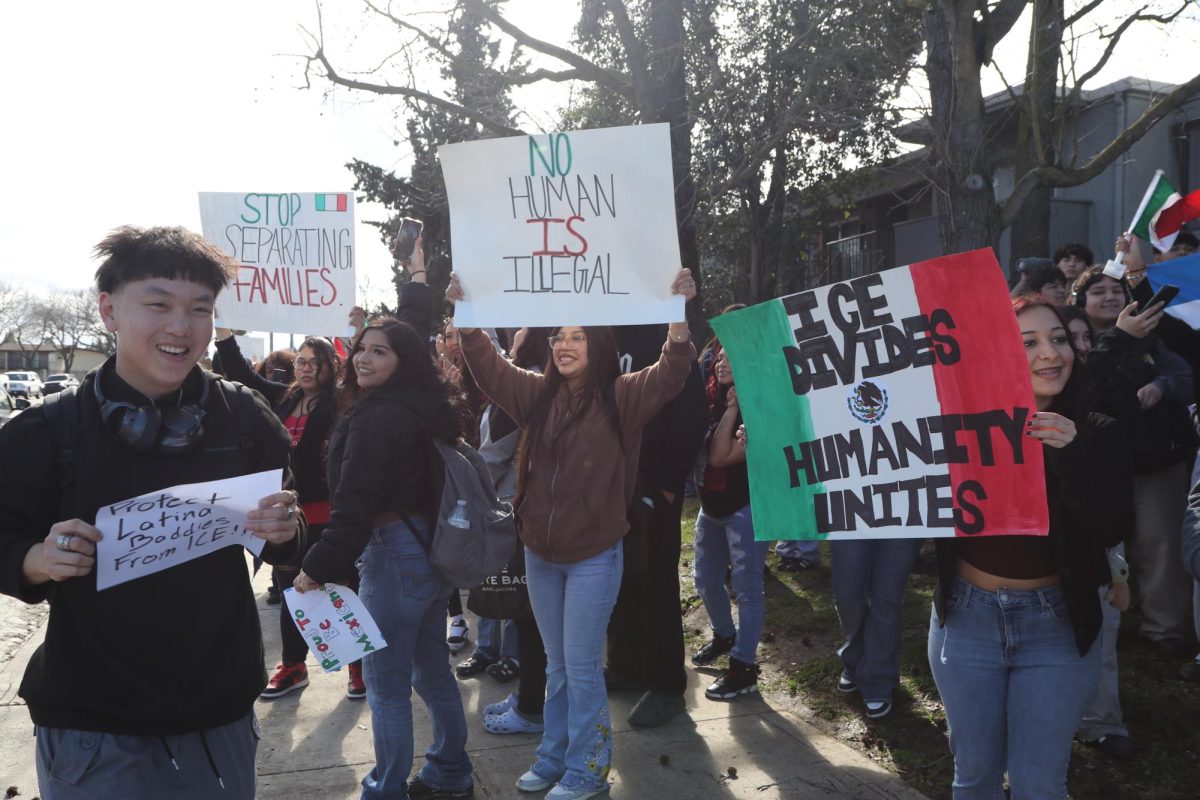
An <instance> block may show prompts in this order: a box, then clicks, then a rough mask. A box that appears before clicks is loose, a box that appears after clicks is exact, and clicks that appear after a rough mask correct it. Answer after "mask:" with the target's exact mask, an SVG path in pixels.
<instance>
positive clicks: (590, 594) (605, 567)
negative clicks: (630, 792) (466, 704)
mask: <svg viewBox="0 0 1200 800" xmlns="http://www.w3.org/2000/svg"><path fill="white" fill-rule="evenodd" d="M623 565H624V556H623V554H622V549H621V543H620V542H617V543H616V544H615V545H613V546H612V547H610V548H608V549H607V550H605V551H604V552H602V553H600V554H598V555H594V556H592V557H591V558H586V559H584V560H583V561H579V562H576V563H574V564H554V563H551V562H549V561H544V560H542V559H541V558H539V557H538V556H537V555H536V554H534V553H533V551H531V550H529V549H528V548H526V550H525V575H526V577H527V580H528V584H529V602H530V604H531V605H532V606H533V614H534V616H535V617H536V618H537V624H538V629H539V630H540V631H541V632H542V641H543V642H544V643H545V646H546V707H545V710H544V712H543V713H544V720H545V726H546V727H545V731H544V732H543V734H542V743H541V744H540V745H538V748H537V760H536V761H535V762H534V764H533V767H532V769H533V771H534V772H536V773H537V774H538V775H540V776H541V777H543V778H546V779H547V780H552V781H558V782H559V783H560V784H561V785H562V786H563V788H565V789H571V790H581V789H588V790H593V789H599V788H601V787H603V786H604V785H605V784H606V783H607V781H608V770H609V767H610V766H611V765H612V723H611V722H610V721H609V714H608V692H607V690H606V689H605V687H604V658H603V655H604V653H603V651H604V632H605V630H606V628H607V627H608V617H609V615H610V614H611V613H612V609H613V604H614V603H616V601H617V591H618V590H619V589H620V588H621V570H622V568H623Z"/></svg>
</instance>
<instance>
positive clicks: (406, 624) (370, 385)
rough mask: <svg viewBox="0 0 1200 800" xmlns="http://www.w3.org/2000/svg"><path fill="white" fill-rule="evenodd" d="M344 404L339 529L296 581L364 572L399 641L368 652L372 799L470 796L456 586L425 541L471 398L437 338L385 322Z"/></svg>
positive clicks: (364, 594) (334, 454)
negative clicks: (454, 614) (442, 368)
mask: <svg viewBox="0 0 1200 800" xmlns="http://www.w3.org/2000/svg"><path fill="white" fill-rule="evenodd" d="M338 406H339V409H340V417H339V419H338V422H337V425H336V426H335V428H334V430H333V435H332V436H331V437H330V439H329V457H328V464H329V486H330V490H331V493H332V497H333V508H332V511H331V513H330V518H329V525H328V526H327V527H326V529H325V532H324V534H323V535H322V537H321V540H320V541H319V542H317V543H315V544H314V545H313V546H312V549H311V550H309V553H308V555H307V556H306V557H305V558H304V564H303V570H302V571H301V573H300V575H299V576H298V577H297V578H296V582H295V586H296V588H297V589H299V590H302V591H303V590H308V589H312V588H316V587H317V586H318V585H320V584H323V583H326V582H331V583H345V582H346V581H348V580H352V579H353V578H354V576H355V574H356V573H357V575H358V577H359V580H360V583H361V588H360V591H359V596H360V598H361V599H362V602H363V605H364V606H365V607H366V609H367V611H368V612H370V614H371V616H372V618H373V619H374V620H375V622H376V623H377V624H378V625H379V629H380V632H381V633H382V634H383V637H384V639H385V640H386V641H387V643H388V646H387V647H385V648H383V649H381V650H378V651H376V652H373V653H369V654H368V655H367V656H366V657H365V658H364V659H363V672H364V677H365V678H366V683H367V703H368V704H369V705H370V707H371V724H372V734H373V738H374V741H375V766H374V768H373V769H372V770H371V771H370V773H368V774H367V776H366V777H364V778H363V781H362V783H363V793H362V796H363V798H366V799H367V800H372V799H373V798H380V799H381V800H382V798H388V797H397V796H400V797H403V796H405V792H407V796H409V797H414V798H417V797H429V796H438V797H460V796H461V797H467V796H470V792H471V790H472V781H471V762H470V759H469V758H468V757H467V754H466V751H465V749H464V748H465V745H466V740H467V724H466V718H465V716H464V714H463V707H462V699H461V698H460V696H459V692H458V685H457V683H456V682H455V680H454V676H453V674H452V673H451V671H450V665H449V662H448V661H447V656H448V651H447V648H446V642H445V639H444V638H443V634H442V631H443V627H442V626H443V620H444V619H445V616H446V605H447V601H448V600H449V598H450V594H451V592H452V587H451V586H450V584H448V583H446V581H445V580H443V578H442V577H441V576H440V575H439V574H438V573H437V572H436V571H435V570H434V569H433V567H432V565H431V564H430V561H429V555H428V553H427V550H426V544H425V543H426V542H428V541H429V539H430V537H431V535H432V526H431V523H430V520H431V518H432V516H433V514H434V509H433V505H434V504H435V503H436V500H437V496H438V494H439V492H438V491H437V488H438V487H436V486H435V483H436V480H437V476H438V475H440V472H439V470H438V468H439V466H440V460H437V459H438V456H437V454H436V450H435V449H434V447H433V440H434V439H439V440H441V441H444V442H447V443H451V444H453V443H454V442H456V441H457V440H458V439H459V438H460V437H461V436H462V433H463V427H462V423H463V415H462V409H461V396H459V395H456V394H452V392H451V389H450V388H449V386H448V385H447V383H446V382H445V381H443V379H442V377H441V374H440V373H439V371H438V369H437V367H436V366H435V364H434V362H433V359H432V358H431V357H430V354H429V349H428V347H427V345H426V339H425V338H424V337H422V336H421V335H419V334H418V333H417V332H416V330H414V329H413V327H411V326H409V325H408V324H406V323H403V322H399V321H397V320H394V319H385V320H380V321H376V322H373V323H371V324H370V325H368V326H367V327H366V329H365V330H364V331H363V332H362V334H360V335H359V337H358V338H357V340H356V341H355V342H354V348H353V350H352V352H351V356H350V360H349V363H348V364H347V366H346V369H345V371H344V373H343V376H342V387H341V390H340V392H339V397H338ZM413 689H415V690H416V692H417V694H418V695H420V696H421V699H422V700H424V701H425V705H426V707H427V709H428V713H429V715H430V717H431V718H432V720H433V731H434V741H433V743H432V744H431V745H430V746H429V749H428V750H427V751H426V754H425V764H424V766H423V767H422V768H421V770H420V772H419V773H418V775H417V776H416V777H415V778H413V780H412V782H411V783H409V782H408V776H409V772H410V770H411V768H412V762H413V730H412V700H411V693H412V690H413ZM406 786H407V788H406Z"/></svg>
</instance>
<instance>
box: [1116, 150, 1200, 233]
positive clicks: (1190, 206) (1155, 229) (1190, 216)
mask: <svg viewBox="0 0 1200 800" xmlns="http://www.w3.org/2000/svg"><path fill="white" fill-rule="evenodd" d="M1197 217H1200V190H1197V191H1194V192H1192V193H1190V194H1188V195H1186V196H1181V195H1180V194H1179V192H1178V191H1176V189H1175V187H1174V186H1172V185H1171V184H1170V182H1169V181H1168V180H1167V179H1166V178H1164V177H1163V171H1162V170H1161V169H1160V170H1158V171H1157V172H1155V173H1154V180H1152V181H1150V188H1149V189H1147V190H1146V196H1145V197H1143V198H1142V204H1141V205H1140V206H1138V211H1137V214H1136V215H1135V216H1134V220H1133V226H1132V227H1131V228H1130V230H1131V231H1132V232H1133V233H1135V234H1137V235H1138V236H1140V237H1141V238H1143V239H1145V240H1146V241H1148V242H1150V244H1152V245H1154V248H1155V249H1156V250H1158V251H1160V252H1166V251H1167V250H1170V249H1171V245H1173V244H1175V237H1176V236H1178V235H1179V231H1180V230H1182V228H1183V226H1184V225H1186V224H1187V223H1188V222H1190V221H1192V220H1194V219H1196V218H1197Z"/></svg>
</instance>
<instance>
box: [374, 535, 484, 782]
mask: <svg viewBox="0 0 1200 800" xmlns="http://www.w3.org/2000/svg"><path fill="white" fill-rule="evenodd" d="M413 523H414V524H416V525H423V524H424V523H423V522H422V521H421V520H418V519H416V518H414V519H413ZM423 532H424V531H423ZM358 574H359V579H360V587H359V593H358V594H359V597H360V598H361V599H362V602H363V605H364V606H366V608H367V611H369V612H370V613H371V617H372V618H373V619H374V620H375V623H376V624H377V625H378V626H379V630H380V632H381V633H382V634H383V638H384V641H386V642H387V647H384V648H383V649H381V650H376V651H375V652H373V653H368V654H367V655H366V657H364V658H363V678H364V679H365V681H366V684H367V704H368V705H369V706H370V707H371V733H372V738H373V739H374V740H375V766H374V768H372V769H371V771H370V772H369V773H368V774H367V776H366V777H365V778H363V781H362V784H363V790H362V798H363V800H391V799H392V798H404V797H408V776H409V772H410V770H411V769H412V765H413V716H412V691H413V690H414V689H415V690H416V691H417V694H418V695H420V696H421V699H422V700H424V701H425V707H426V708H427V709H428V711H429V717H430V719H431V720H432V721H433V742H432V743H431V744H430V745H429V749H428V750H426V751H425V764H424V765H423V766H422V767H421V770H420V776H421V780H422V781H424V782H425V783H426V784H428V785H430V786H434V787H437V788H439V789H461V788H464V787H466V786H469V785H470V784H471V760H470V759H469V758H468V757H467V753H466V744H467V718H466V715H465V714H464V713H463V705H462V696H461V695H460V694H459V689H458V682H457V681H456V680H455V679H454V675H453V673H452V672H451V671H450V661H449V657H450V651H449V648H448V647H447V646H446V608H447V604H448V601H449V599H450V592H451V587H450V584H448V583H446V582H445V581H444V580H443V579H442V577H441V576H440V575H439V574H438V573H437V572H435V571H434V569H433V566H432V565H431V564H430V563H429V556H428V555H426V553H425V550H424V548H422V547H421V545H420V543H419V542H418V541H417V540H416V539H415V538H414V537H413V534H412V531H410V530H409V529H408V526H407V525H406V524H405V523H403V522H394V523H391V524H389V525H385V526H383V527H382V528H377V529H376V530H375V531H374V532H373V533H372V534H371V540H370V542H369V543H368V544H367V547H366V549H365V550H363V554H362V557H361V558H360V559H359V561H358Z"/></svg>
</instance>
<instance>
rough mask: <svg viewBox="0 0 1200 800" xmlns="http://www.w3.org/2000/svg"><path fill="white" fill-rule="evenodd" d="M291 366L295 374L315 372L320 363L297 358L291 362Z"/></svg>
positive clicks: (311, 359) (309, 359)
mask: <svg viewBox="0 0 1200 800" xmlns="http://www.w3.org/2000/svg"><path fill="white" fill-rule="evenodd" d="M292 366H293V367H294V368H295V369H296V372H301V371H303V370H308V369H312V370H317V369H320V367H321V362H319V361H318V360H317V359H315V358H297V359H296V360H295V361H293V362H292Z"/></svg>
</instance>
